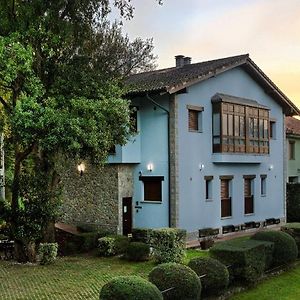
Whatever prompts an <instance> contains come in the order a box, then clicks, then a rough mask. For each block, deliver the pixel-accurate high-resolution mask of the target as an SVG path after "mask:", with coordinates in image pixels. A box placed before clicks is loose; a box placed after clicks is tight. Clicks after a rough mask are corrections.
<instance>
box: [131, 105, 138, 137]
mask: <svg viewBox="0 0 300 300" xmlns="http://www.w3.org/2000/svg"><path fill="white" fill-rule="evenodd" d="M138 110H139V108H138V107H137V106H131V107H130V122H131V129H132V131H133V132H137V131H138V124H137V112H138Z"/></svg>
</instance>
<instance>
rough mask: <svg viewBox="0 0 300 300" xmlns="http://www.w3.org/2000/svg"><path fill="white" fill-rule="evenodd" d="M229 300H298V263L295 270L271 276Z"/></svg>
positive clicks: (299, 267) (299, 277) (299, 273)
mask: <svg viewBox="0 0 300 300" xmlns="http://www.w3.org/2000/svg"><path fill="white" fill-rule="evenodd" d="M230 299H231V300H253V299H257V300H270V299H276V300H298V299H300V262H299V261H298V262H297V265H296V267H295V268H293V269H291V270H289V271H287V272H285V273H282V274H280V275H278V276H273V277H270V278H268V279H266V280H265V281H263V282H262V283H260V284H259V285H258V286H257V287H255V288H252V289H250V290H248V291H245V292H243V293H240V294H237V295H236V296H234V297H232V298H230Z"/></svg>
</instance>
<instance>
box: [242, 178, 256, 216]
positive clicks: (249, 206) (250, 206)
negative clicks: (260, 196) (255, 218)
mask: <svg viewBox="0 0 300 300" xmlns="http://www.w3.org/2000/svg"><path fill="white" fill-rule="evenodd" d="M252 180H253V179H250V178H245V179H244V205H245V214H253V213H254V201H253V193H252V188H251V183H252Z"/></svg>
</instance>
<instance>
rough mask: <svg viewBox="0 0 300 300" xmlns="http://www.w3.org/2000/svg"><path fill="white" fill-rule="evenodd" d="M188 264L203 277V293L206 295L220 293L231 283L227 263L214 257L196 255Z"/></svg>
mask: <svg viewBox="0 0 300 300" xmlns="http://www.w3.org/2000/svg"><path fill="white" fill-rule="evenodd" d="M188 266H189V267H190V268H191V269H192V270H194V271H195V272H196V273H197V275H198V276H202V275H205V276H204V277H201V284H202V289H203V291H202V293H203V294H206V295H218V294H221V293H222V292H223V290H224V289H226V288H227V286H228V284H229V272H228V270H227V268H226V266H225V265H223V264H222V263H221V262H219V261H218V260H216V259H214V258H210V257H195V258H193V259H191V260H190V262H189V263H188Z"/></svg>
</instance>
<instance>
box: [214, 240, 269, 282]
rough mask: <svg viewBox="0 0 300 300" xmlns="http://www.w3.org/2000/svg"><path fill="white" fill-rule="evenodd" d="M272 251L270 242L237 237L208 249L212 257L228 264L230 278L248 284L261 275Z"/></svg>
mask: <svg viewBox="0 0 300 300" xmlns="http://www.w3.org/2000/svg"><path fill="white" fill-rule="evenodd" d="M272 252H273V243H271V242H266V241H256V240H239V239H234V240H230V241H225V242H221V243H217V244H215V245H214V246H213V247H212V248H211V249H210V253H211V255H212V257H214V258H216V259H218V260H219V261H221V262H222V263H223V264H224V265H226V266H230V268H229V273H230V276H231V278H234V279H235V280H241V281H245V282H246V283H249V284H252V283H255V282H256V281H257V280H258V279H259V278H260V277H261V276H262V274H263V272H264V270H265V268H266V265H268V264H269V261H270V260H271V259H272Z"/></svg>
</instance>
